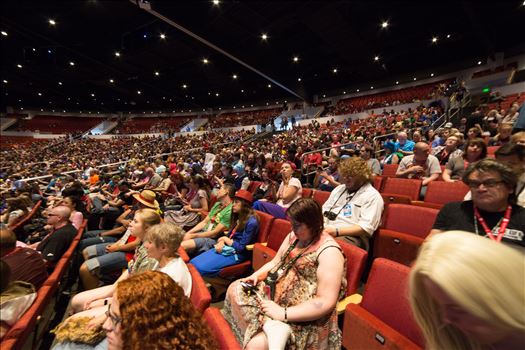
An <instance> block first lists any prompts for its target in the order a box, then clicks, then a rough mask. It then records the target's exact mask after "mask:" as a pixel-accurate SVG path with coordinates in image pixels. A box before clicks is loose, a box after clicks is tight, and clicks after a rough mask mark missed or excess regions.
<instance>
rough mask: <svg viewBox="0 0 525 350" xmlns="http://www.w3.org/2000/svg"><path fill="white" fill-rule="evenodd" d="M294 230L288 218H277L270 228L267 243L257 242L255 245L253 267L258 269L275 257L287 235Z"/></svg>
mask: <svg viewBox="0 0 525 350" xmlns="http://www.w3.org/2000/svg"><path fill="white" fill-rule="evenodd" d="M290 232H292V224H291V223H290V221H288V220H283V219H275V220H274V221H273V223H272V227H271V228H270V234H269V235H268V243H267V245H266V246H265V245H263V244H261V243H255V245H254V247H253V259H252V260H253V264H252V266H253V269H254V270H258V269H259V268H261V266H263V265H264V264H266V263H267V262H269V261H270V260H272V259H273V257H274V256H275V254H277V251H278V250H279V247H280V246H281V244H282V243H283V241H284V239H285V238H286V236H287V235H288V234H289V233H290Z"/></svg>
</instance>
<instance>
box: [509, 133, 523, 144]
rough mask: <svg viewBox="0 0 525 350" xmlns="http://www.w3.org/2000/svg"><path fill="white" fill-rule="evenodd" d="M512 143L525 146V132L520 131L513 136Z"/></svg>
mask: <svg viewBox="0 0 525 350" xmlns="http://www.w3.org/2000/svg"><path fill="white" fill-rule="evenodd" d="M510 142H511V143H516V144H518V145H522V146H525V131H520V132H517V133H515V134H514V135H512V137H511V139H510Z"/></svg>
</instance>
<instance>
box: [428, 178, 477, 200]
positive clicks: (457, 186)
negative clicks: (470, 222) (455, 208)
mask: <svg viewBox="0 0 525 350" xmlns="http://www.w3.org/2000/svg"><path fill="white" fill-rule="evenodd" d="M468 191H469V188H468V186H467V185H465V184H464V183H463V182H461V181H456V182H445V181H432V182H430V183H429V184H428V187H427V193H426V194H425V202H427V203H435V204H447V203H450V202H458V201H462V200H463V198H465V195H466V194H467V193H468Z"/></svg>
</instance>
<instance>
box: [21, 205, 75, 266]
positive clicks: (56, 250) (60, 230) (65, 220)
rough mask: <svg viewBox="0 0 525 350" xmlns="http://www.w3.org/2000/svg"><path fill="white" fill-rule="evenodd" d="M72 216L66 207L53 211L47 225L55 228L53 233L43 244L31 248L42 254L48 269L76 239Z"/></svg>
mask: <svg viewBox="0 0 525 350" xmlns="http://www.w3.org/2000/svg"><path fill="white" fill-rule="evenodd" d="M70 215H71V211H70V210H69V208H67V207H64V206H59V207H56V208H53V209H51V212H50V213H49V214H48V216H47V223H48V224H49V225H51V226H52V227H53V228H52V230H53V231H52V232H51V233H50V234H48V235H47V236H46V237H45V238H44V239H43V240H42V241H41V242H38V243H35V244H33V245H31V246H30V247H31V248H33V249H36V250H38V251H39V252H40V253H41V254H42V257H43V258H44V260H45V261H46V264H47V266H48V267H54V265H55V264H56V263H57V261H58V260H60V258H61V257H62V255H64V253H65V252H66V250H67V249H68V248H69V246H70V245H71V242H73V238H75V235H76V233H77V230H76V228H75V227H74V226H73V225H72V224H71V222H70V221H69V216H70Z"/></svg>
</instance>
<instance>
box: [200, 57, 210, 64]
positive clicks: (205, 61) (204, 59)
mask: <svg viewBox="0 0 525 350" xmlns="http://www.w3.org/2000/svg"><path fill="white" fill-rule="evenodd" d="M202 63H204V64H208V63H210V61H208V59H207V58H203V59H202Z"/></svg>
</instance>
